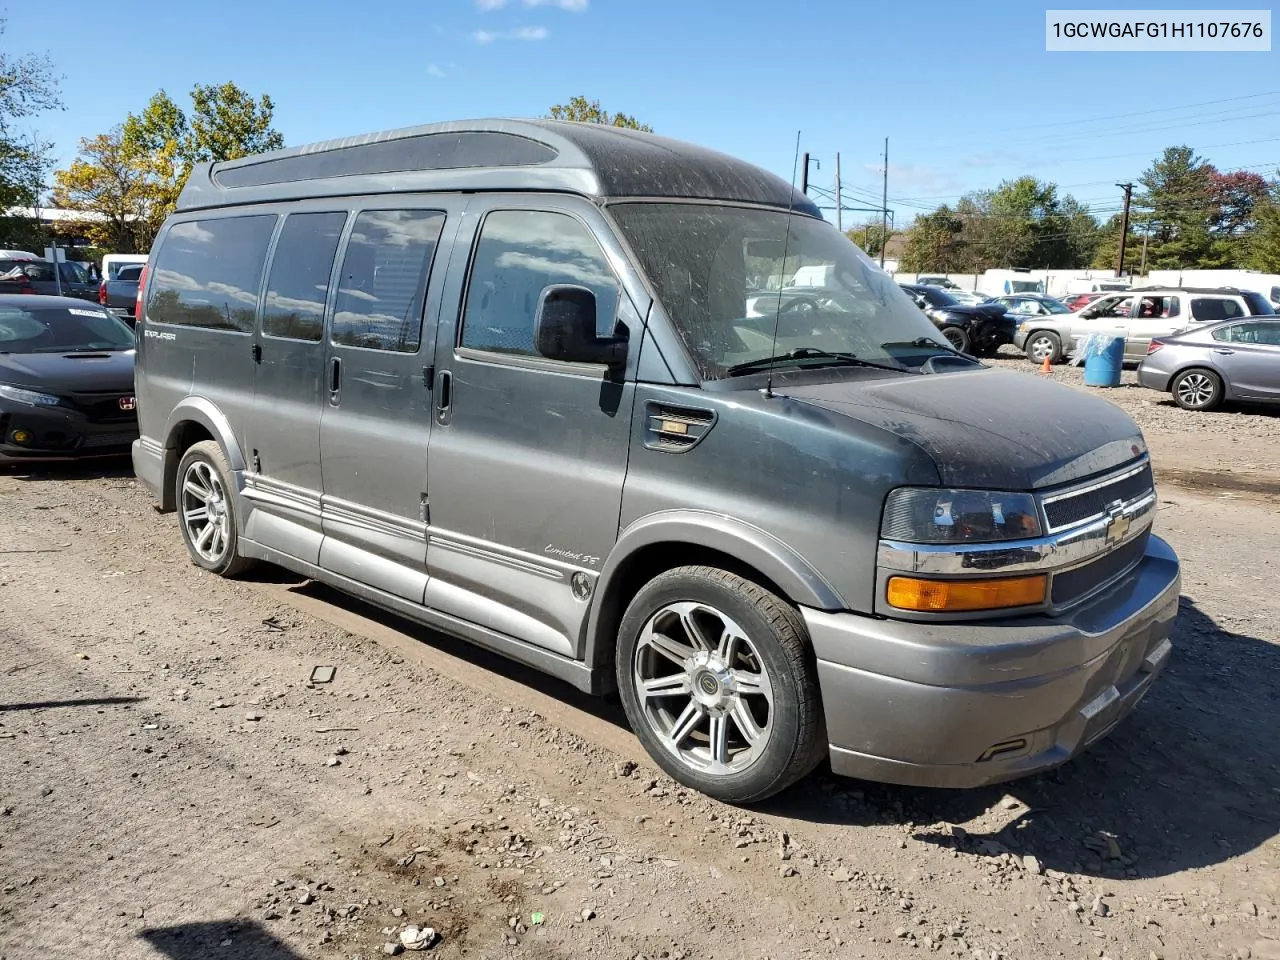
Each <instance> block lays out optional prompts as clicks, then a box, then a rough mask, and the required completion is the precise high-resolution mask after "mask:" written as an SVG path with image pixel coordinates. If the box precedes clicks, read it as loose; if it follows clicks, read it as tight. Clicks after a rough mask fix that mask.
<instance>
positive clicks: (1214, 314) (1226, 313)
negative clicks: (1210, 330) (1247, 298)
mask: <svg viewBox="0 0 1280 960" xmlns="http://www.w3.org/2000/svg"><path fill="white" fill-rule="evenodd" d="M1191 316H1192V317H1193V318H1194V319H1196V320H1199V321H1202V322H1204V323H1213V322H1214V321H1215V320H1230V319H1231V318H1232V317H1242V316H1244V311H1243V310H1241V309H1240V304H1238V303H1236V301H1234V300H1218V299H1211V298H1207V297H1202V298H1196V299H1193V300H1192V301H1191Z"/></svg>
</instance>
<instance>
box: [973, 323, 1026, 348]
mask: <svg viewBox="0 0 1280 960" xmlns="http://www.w3.org/2000/svg"><path fill="white" fill-rule="evenodd" d="M1016 331H1017V327H1015V326H1014V325H1013V324H1012V323H1005V322H1002V321H998V320H991V321H982V322H979V323H977V324H975V325H974V330H973V336H974V341H975V343H976V344H977V345H979V346H983V347H988V348H992V349H995V348H997V347H1003V346H1004V345H1005V344H1006V343H1013V338H1014V335H1015V333H1016Z"/></svg>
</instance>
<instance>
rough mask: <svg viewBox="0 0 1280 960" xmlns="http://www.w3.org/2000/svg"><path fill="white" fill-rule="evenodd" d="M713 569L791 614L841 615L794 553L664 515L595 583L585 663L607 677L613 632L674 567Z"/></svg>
mask: <svg viewBox="0 0 1280 960" xmlns="http://www.w3.org/2000/svg"><path fill="white" fill-rule="evenodd" d="M690 565H707V566H715V567H719V568H721V569H724V570H728V571H730V572H732V573H736V574H738V575H739V576H741V577H744V578H746V579H748V580H752V581H754V582H755V583H757V584H759V585H760V586H762V587H764V588H765V589H767V590H770V591H771V592H773V593H776V594H777V595H778V596H779V597H781V598H782V599H784V600H787V601H789V602H791V603H792V604H796V605H798V606H809V607H816V608H818V609H823V610H842V609H845V608H846V607H847V604H846V603H845V601H844V598H843V597H841V596H840V594H839V592H838V591H837V590H836V589H835V588H834V587H833V586H832V585H831V584H830V583H828V582H827V580H826V578H824V577H823V576H822V575H821V574H820V573H819V572H818V571H817V570H815V569H814V568H813V567H812V566H811V565H810V564H809V563H808V562H807V561H806V560H805V559H804V558H803V557H802V556H801V555H800V554H799V553H797V552H796V551H795V550H793V549H792V548H790V547H789V546H787V545H786V544H784V543H783V542H782V541H780V540H778V539H777V538H776V537H774V536H773V535H772V534H769V533H767V532H766V531H764V530H761V529H760V528H758V527H755V526H752V525H751V524H748V523H745V522H743V521H741V520H735V519H733V518H732V517H726V516H724V515H722V514H714V513H710V512H705V511H698V510H671V511H664V512H662V513H657V514H653V515H651V516H649V517H645V518H644V519H642V520H638V521H636V522H635V523H633V524H631V526H629V527H628V528H627V529H626V530H625V531H623V534H622V536H621V537H619V539H618V542H617V544H616V545H615V547H614V549H613V550H612V551H610V554H609V557H608V559H607V560H606V561H605V565H604V568H603V569H602V570H601V572H600V577H599V578H598V580H597V582H596V590H595V597H594V602H593V603H592V606H591V613H590V615H589V616H588V618H587V622H586V626H585V636H584V638H583V654H584V659H585V660H586V662H587V663H588V664H589V665H590V666H591V667H592V668H593V669H596V670H598V671H599V672H600V674H601V675H604V674H609V675H612V671H611V670H608V669H607V668H608V667H610V666H611V665H612V663H613V658H614V652H615V650H616V647H617V638H618V625H619V624H620V623H621V621H622V615H623V613H624V612H625V610H626V608H627V604H629V603H630V602H631V599H632V598H633V597H634V596H635V595H636V593H637V592H639V590H640V588H641V587H643V586H644V584H646V583H648V582H649V581H650V580H652V579H653V578H654V577H656V576H658V575H659V574H660V573H663V572H665V571H667V570H671V569H673V568H675V567H683V566H690Z"/></svg>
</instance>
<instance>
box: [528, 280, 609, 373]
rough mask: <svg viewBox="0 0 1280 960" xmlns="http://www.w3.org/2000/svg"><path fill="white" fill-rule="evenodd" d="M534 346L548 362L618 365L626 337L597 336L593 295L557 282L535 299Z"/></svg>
mask: <svg viewBox="0 0 1280 960" xmlns="http://www.w3.org/2000/svg"><path fill="white" fill-rule="evenodd" d="M533 345H534V349H535V350H537V351H538V353H539V354H541V355H542V356H544V357H546V358H547V359H548V360H564V361H566V362H568V363H603V364H607V365H608V366H611V367H616V366H621V365H622V364H624V363H626V360H627V338H626V337H625V336H621V337H598V336H596V295H595V294H594V293H592V292H591V290H589V289H588V288H587V287H581V286H578V285H577V284H569V283H557V284H552V285H551V286H549V287H545V288H544V289H543V291H542V294H541V295H540V296H539V297H538V312H537V315H536V317H535V319H534V323H533Z"/></svg>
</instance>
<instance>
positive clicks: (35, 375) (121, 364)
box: [0, 350, 135, 395]
mask: <svg viewBox="0 0 1280 960" xmlns="http://www.w3.org/2000/svg"><path fill="white" fill-rule="evenodd" d="M134 355H135V352H134V351H133V350H119V351H115V352H104V353H0V383H6V384H9V385H10V386H14V387H23V388H25V389H28V390H39V391H41V392H44V393H55V394H59V395H61V394H65V393H133V360H134Z"/></svg>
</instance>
